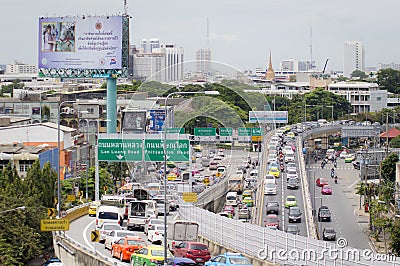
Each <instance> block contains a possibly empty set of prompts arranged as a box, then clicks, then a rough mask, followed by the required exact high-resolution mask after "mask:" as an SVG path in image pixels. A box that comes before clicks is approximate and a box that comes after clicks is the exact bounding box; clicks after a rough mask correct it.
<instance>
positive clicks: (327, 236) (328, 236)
mask: <svg viewBox="0 0 400 266" xmlns="http://www.w3.org/2000/svg"><path fill="white" fill-rule="evenodd" d="M322 240H328V241H329V240H330V241H335V240H336V231H335V229H333V228H331V227H326V228H324V230H323V231H322Z"/></svg>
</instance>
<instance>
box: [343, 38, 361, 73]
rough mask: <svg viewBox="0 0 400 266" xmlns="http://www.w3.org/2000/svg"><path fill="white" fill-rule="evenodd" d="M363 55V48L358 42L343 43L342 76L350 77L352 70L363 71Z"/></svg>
mask: <svg viewBox="0 0 400 266" xmlns="http://www.w3.org/2000/svg"><path fill="white" fill-rule="evenodd" d="M364 64H365V53H364V46H363V44H362V43H361V42H359V41H347V42H345V43H344V53H343V75H344V76H345V77H350V74H351V73H353V71H354V70H360V71H364V68H365V67H364Z"/></svg>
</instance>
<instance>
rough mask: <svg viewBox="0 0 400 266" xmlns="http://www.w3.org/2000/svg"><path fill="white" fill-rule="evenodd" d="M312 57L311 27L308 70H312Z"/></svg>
mask: <svg viewBox="0 0 400 266" xmlns="http://www.w3.org/2000/svg"><path fill="white" fill-rule="evenodd" d="M312 61H313V57H312V27H311V26H310V70H313V68H314V67H313V63H312Z"/></svg>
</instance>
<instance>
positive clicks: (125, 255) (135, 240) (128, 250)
mask: <svg viewBox="0 0 400 266" xmlns="http://www.w3.org/2000/svg"><path fill="white" fill-rule="evenodd" d="M146 246H147V243H146V241H144V240H143V239H141V238H140V237H138V236H127V237H122V238H120V239H118V240H116V241H115V243H114V244H113V245H112V246H111V256H112V257H113V258H114V257H115V258H118V259H119V260H120V261H130V259H131V256H132V254H133V253H134V252H135V251H137V250H139V249H141V248H143V247H146Z"/></svg>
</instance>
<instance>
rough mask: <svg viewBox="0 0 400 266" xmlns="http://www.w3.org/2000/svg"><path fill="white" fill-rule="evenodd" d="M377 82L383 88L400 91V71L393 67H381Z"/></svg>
mask: <svg viewBox="0 0 400 266" xmlns="http://www.w3.org/2000/svg"><path fill="white" fill-rule="evenodd" d="M377 82H378V84H379V86H381V87H382V89H384V90H387V91H388V92H392V93H396V94H398V93H400V71H399V70H394V69H391V68H385V69H381V70H379V72H378V78H377Z"/></svg>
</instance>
